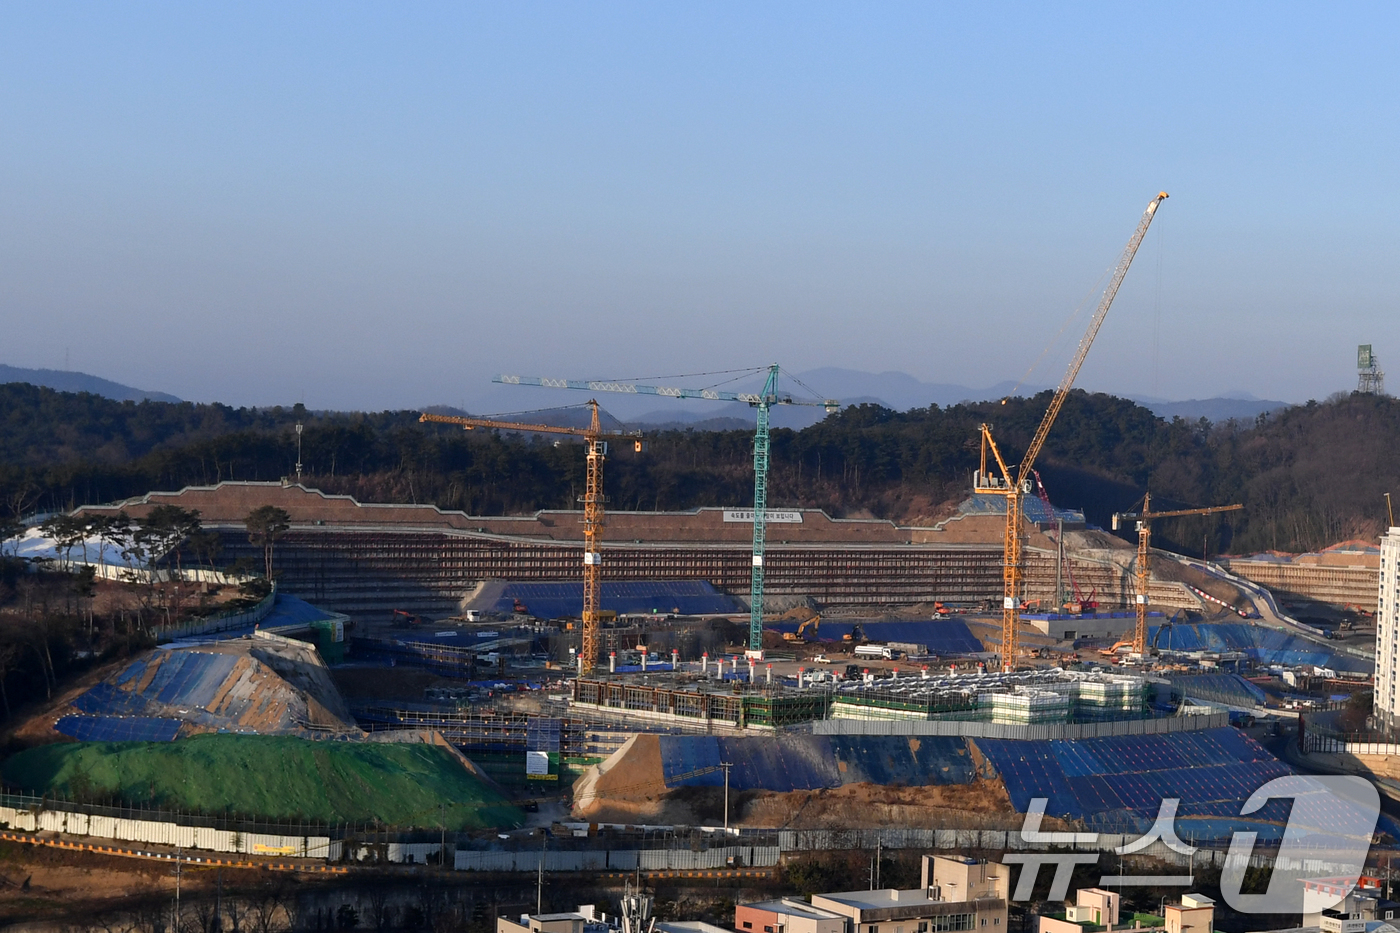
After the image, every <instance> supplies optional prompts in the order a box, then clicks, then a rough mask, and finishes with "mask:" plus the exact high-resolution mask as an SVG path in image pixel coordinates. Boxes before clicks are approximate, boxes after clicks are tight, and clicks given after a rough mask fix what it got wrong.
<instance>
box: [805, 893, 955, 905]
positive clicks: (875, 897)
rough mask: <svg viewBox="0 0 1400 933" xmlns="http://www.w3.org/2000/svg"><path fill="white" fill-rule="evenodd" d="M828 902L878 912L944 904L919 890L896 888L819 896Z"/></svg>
mask: <svg viewBox="0 0 1400 933" xmlns="http://www.w3.org/2000/svg"><path fill="white" fill-rule="evenodd" d="M816 896H817V897H821V898H823V899H825V900H828V901H836V902H838V903H841V904H847V905H849V906H851V907H855V908H857V909H859V910H879V909H882V908H885V907H921V906H924V905H927V904H944V903H947V902H946V901H944V900H942V899H940V898H936V897H929V896H928V893H927V892H926V891H924V890H923V889H921V888H912V889H909V890H904V891H901V890H899V889H898V888H879V889H877V890H874V891H837V892H836V893H834V894H819V895H816Z"/></svg>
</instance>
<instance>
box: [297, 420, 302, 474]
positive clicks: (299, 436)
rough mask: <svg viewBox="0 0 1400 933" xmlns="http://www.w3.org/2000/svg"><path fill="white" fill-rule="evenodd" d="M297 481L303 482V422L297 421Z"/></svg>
mask: <svg viewBox="0 0 1400 933" xmlns="http://www.w3.org/2000/svg"><path fill="white" fill-rule="evenodd" d="M297 483H298V484H300V483H301V422H300V421H298V422H297Z"/></svg>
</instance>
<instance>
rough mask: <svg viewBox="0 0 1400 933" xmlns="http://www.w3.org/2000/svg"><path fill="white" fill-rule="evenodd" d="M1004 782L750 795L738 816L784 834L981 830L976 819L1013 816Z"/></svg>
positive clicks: (871, 786) (869, 786) (854, 787)
mask: <svg viewBox="0 0 1400 933" xmlns="http://www.w3.org/2000/svg"><path fill="white" fill-rule="evenodd" d="M1012 812H1013V810H1012V807H1011V798H1010V797H1008V796H1007V793H1006V788H1005V787H1004V786H1003V785H1002V784H1001V782H1000V781H988V780H979V781H974V782H973V783H971V784H940V785H935V786H931V787H888V786H882V785H879V784H847V785H846V786H844V787H835V788H830V789H826V790H816V791H793V792H791V793H787V794H775V793H770V792H767V791H763V792H759V793H757V794H753V795H749V794H745V795H744V799H743V800H742V801H741V806H740V807H739V812H738V816H737V819H738V822H740V823H741V824H742V825H744V826H763V827H780V828H783V829H832V828H838V827H839V828H841V829H863V828H876V827H882V826H917V827H929V826H950V827H951V826H957V827H971V826H976V825H977V824H978V822H979V821H977V820H975V819H973V820H968V819H967V817H968V816H969V815H973V814H978V815H982V814H996V815H998V816H1000V815H1004V814H1009V813H1012Z"/></svg>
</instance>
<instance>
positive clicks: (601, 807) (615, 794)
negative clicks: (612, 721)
mask: <svg viewBox="0 0 1400 933" xmlns="http://www.w3.org/2000/svg"><path fill="white" fill-rule="evenodd" d="M666 793H667V791H666V778H665V772H664V771H663V769H662V766H661V737H660V736H659V735H655V734H653V733H649V732H642V733H638V734H637V735H634V736H632V738H630V739H628V740H627V741H626V742H624V743H623V744H622V747H621V748H619V749H618V750H617V751H615V752H613V753H612V754H611V755H609V756H608V758H607V760H606V761H602V762H599V763H598V764H596V765H593V766H592V767H591V768H589V769H588V770H587V771H586V772H584V775H583V777H581V778H579V779H578V782H577V783H576V784H574V815H576V816H578V817H586V818H588V819H596V820H606V821H609V822H625V821H628V820H630V819H631V818H632V817H633V815H636V814H641V813H646V812H651V811H652V810H654V809H657V808H659V807H660V806H661V803H660V801H661V800H662V798H664V797H665V796H666Z"/></svg>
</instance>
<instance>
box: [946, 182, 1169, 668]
mask: <svg viewBox="0 0 1400 933" xmlns="http://www.w3.org/2000/svg"><path fill="white" fill-rule="evenodd" d="M1166 199H1167V193H1166V192H1165V191H1163V192H1160V193H1159V194H1158V195H1157V196H1156V197H1155V198H1153V199H1152V203H1150V204H1148V205H1147V210H1146V211H1144V212H1143V215H1142V219H1141V220H1139V221H1138V225H1137V229H1136V230H1134V231H1133V235H1132V236H1131V237H1130V238H1129V239H1128V245H1127V247H1125V248H1124V250H1123V255H1122V256H1120V257H1119V258H1118V265H1117V266H1115V267H1114V269H1113V275H1112V277H1111V278H1110V279H1109V280H1108V286H1107V287H1106V288H1105V289H1104V292H1103V297H1102V298H1100V299H1099V306H1098V308H1097V309H1096V310H1095V311H1094V316H1093V318H1092V319H1090V321H1089V329H1088V331H1087V332H1086V333H1085V334H1084V336H1083V337H1081V338H1080V340H1079V347H1078V348H1077V349H1076V350H1075V353H1074V359H1072V360H1070V364H1069V370H1068V371H1067V372H1066V373H1065V376H1064V378H1063V379H1061V380H1060V385H1059V387H1058V388H1057V389H1055V394H1054V395H1053V396H1051V398H1050V406H1049V407H1048V408H1047V409H1046V410H1045V417H1044V418H1042V419H1041V420H1040V426H1039V427H1037V428H1036V429H1035V436H1034V437H1032V438H1031V443H1030V446H1029V447H1027V448H1026V453H1025V456H1023V457H1022V458H1021V465H1020V466H1019V467H1017V468H1016V471H1015V472H1014V473H1013V472H1012V471H1011V470H1010V468H1008V467H1007V464H1006V461H1005V460H1003V459H1002V456H1001V452H1000V451H999V450H998V449H997V446H996V442H995V441H993V440H992V429H991V426H990V425H986V424H984V425H982V468H981V470H980V471H979V472H978V473H977V476H976V477H974V479H973V489H974V491H975V492H979V493H985V494H990V495H997V496H1004V497H1005V498H1006V534H1005V536H1004V538H1003V542H1002V613H1001V669H1002V670H1003V671H1014V670H1015V669H1016V658H1017V656H1018V655H1019V653H1020V638H1019V636H1018V634H1017V627H1018V626H1019V625H1020V623H1021V575H1022V567H1021V537H1022V534H1023V533H1024V530H1023V529H1022V527H1021V523H1022V514H1023V513H1022V506H1021V497H1022V496H1023V495H1029V494H1030V492H1031V485H1030V484H1031V470H1032V469H1033V468H1034V466H1035V460H1036V458H1037V457H1039V456H1040V450H1041V448H1042V447H1044V446H1045V438H1046V436H1047V435H1049V433H1050V428H1051V426H1052V425H1054V423H1055V418H1056V417H1057V416H1058V415H1059V414H1060V409H1061V408H1062V407H1064V404H1065V399H1067V398H1068V397H1069V392H1070V389H1072V388H1074V380H1075V379H1076V378H1077V377H1078V376H1079V368H1080V367H1081V366H1083V365H1084V358H1085V357H1086V356H1088V355H1089V348H1090V347H1091V346H1093V345H1094V338H1095V337H1097V336H1098V333H1099V327H1100V326H1102V324H1103V320H1104V317H1105V316H1107V314H1108V309H1109V308H1110V307H1111V306H1112V305H1113V299H1114V298H1115V297H1116V296H1117V294H1118V287H1119V286H1120V285H1122V284H1123V278H1124V277H1125V276H1126V275H1127V274H1128V267H1129V266H1131V265H1132V264H1133V257H1134V256H1136V255H1137V251H1138V247H1139V246H1141V245H1142V238H1143V237H1145V236H1147V228H1148V227H1150V226H1151V225H1152V218H1153V217H1154V216H1155V215H1156V213H1157V206H1158V205H1159V204H1161V203H1162V202H1163V201H1165V200H1166ZM1005 403H1006V402H1005V400H1003V401H1002V404H1005ZM988 449H990V450H991V452H992V455H993V457H994V458H995V460H996V464H997V469H998V470H999V471H1000V473H1001V475H1000V476H996V475H993V474H992V473H989V472H988V470H987V451H988Z"/></svg>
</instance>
